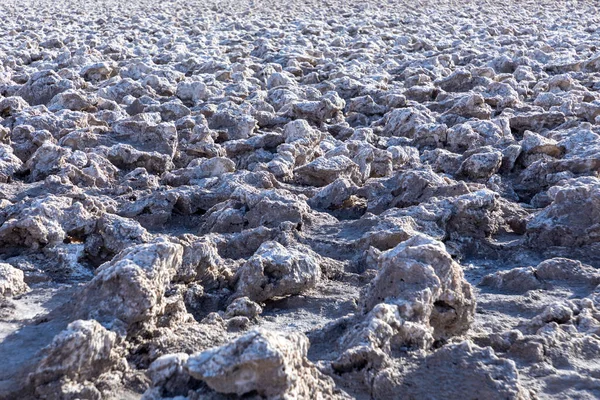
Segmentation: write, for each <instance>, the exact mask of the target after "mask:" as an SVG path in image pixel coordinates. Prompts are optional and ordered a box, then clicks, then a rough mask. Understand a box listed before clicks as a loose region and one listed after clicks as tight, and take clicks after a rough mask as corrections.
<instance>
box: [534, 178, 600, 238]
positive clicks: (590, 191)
mask: <svg viewBox="0 0 600 400" xmlns="http://www.w3.org/2000/svg"><path fill="white" fill-rule="evenodd" d="M548 195H549V196H550V198H551V200H552V203H551V204H550V205H549V206H548V207H546V208H545V209H544V210H542V211H541V212H539V213H538V214H537V215H536V216H535V217H534V218H533V219H532V220H531V221H529V222H528V223H527V237H528V239H529V240H530V242H531V243H532V244H535V245H536V246H544V247H546V246H581V245H586V244H592V243H596V242H598V240H599V239H600V236H599V235H600V231H599V228H598V224H599V223H600V179H598V178H595V177H584V178H578V179H573V180H568V181H566V182H563V183H560V184H558V185H556V186H554V187H552V188H550V189H549V190H548Z"/></svg>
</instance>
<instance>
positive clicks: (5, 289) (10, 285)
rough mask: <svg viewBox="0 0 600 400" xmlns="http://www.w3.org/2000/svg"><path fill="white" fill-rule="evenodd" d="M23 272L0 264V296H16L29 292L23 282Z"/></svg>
mask: <svg viewBox="0 0 600 400" xmlns="http://www.w3.org/2000/svg"><path fill="white" fill-rule="evenodd" d="M23 277H24V274H23V271H21V270H20V269H17V268H15V267H13V266H12V265H10V264H6V263H0V296H2V297H11V296H18V295H20V294H22V293H25V292H27V291H28V290H29V287H28V286H27V284H26V283H25V282H24V281H23Z"/></svg>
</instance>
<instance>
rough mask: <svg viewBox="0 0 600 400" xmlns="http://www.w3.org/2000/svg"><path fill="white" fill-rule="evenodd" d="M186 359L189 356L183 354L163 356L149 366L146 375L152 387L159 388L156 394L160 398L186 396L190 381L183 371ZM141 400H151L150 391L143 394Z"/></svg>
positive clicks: (184, 370)
mask: <svg viewBox="0 0 600 400" xmlns="http://www.w3.org/2000/svg"><path fill="white" fill-rule="evenodd" d="M188 359H189V355H187V354H185V353H174V354H165V355H163V356H160V357H159V358H157V359H156V360H154V361H153V362H152V364H150V366H149V367H148V371H147V375H148V377H149V378H150V380H151V381H152V386H153V387H155V388H160V393H158V394H159V395H160V396H161V397H162V396H165V397H167V396H168V397H173V396H177V395H182V396H183V395H187V393H188V391H189V381H190V379H191V378H190V375H189V374H188V373H187V371H186V369H185V366H186V364H187V361H188ZM143 398H144V399H146V398H152V397H151V391H148V392H147V393H144V397H143Z"/></svg>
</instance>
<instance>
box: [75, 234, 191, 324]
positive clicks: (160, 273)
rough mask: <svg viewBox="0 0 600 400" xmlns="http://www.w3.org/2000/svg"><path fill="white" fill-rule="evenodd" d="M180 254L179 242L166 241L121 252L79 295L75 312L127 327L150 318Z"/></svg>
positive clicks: (158, 310) (158, 307)
mask: <svg viewBox="0 0 600 400" xmlns="http://www.w3.org/2000/svg"><path fill="white" fill-rule="evenodd" d="M182 255H183V248H182V246H181V245H178V244H174V243H170V242H167V241H162V242H160V241H159V242H156V243H148V244H140V245H136V246H133V247H130V248H128V249H125V250H123V251H121V252H120V253H119V254H117V255H116V256H115V257H114V258H113V259H112V260H111V261H110V262H108V263H105V264H103V265H102V266H100V267H99V268H98V270H97V275H96V276H95V277H94V279H92V280H91V281H90V282H89V283H88V284H87V285H86V287H85V288H84V289H83V290H82V291H81V293H80V294H79V295H78V300H77V314H78V315H81V316H82V317H85V318H93V319H95V320H97V321H100V322H102V323H106V324H116V325H119V324H124V326H125V328H127V329H128V328H131V327H132V326H134V325H135V324H140V323H144V322H148V321H151V320H152V319H154V318H156V317H157V316H158V315H159V314H161V313H162V312H163V310H164V307H165V305H166V303H165V300H164V294H165V290H166V288H167V285H168V284H169V282H170V280H171V278H172V277H173V276H174V274H175V271H176V269H177V268H178V266H180V265H181V262H182Z"/></svg>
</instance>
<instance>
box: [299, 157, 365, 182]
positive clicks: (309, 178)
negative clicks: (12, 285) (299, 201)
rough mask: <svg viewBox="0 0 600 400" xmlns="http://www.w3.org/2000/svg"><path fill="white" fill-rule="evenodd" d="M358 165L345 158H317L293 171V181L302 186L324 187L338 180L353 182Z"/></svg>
mask: <svg viewBox="0 0 600 400" xmlns="http://www.w3.org/2000/svg"><path fill="white" fill-rule="evenodd" d="M358 171H359V167H358V165H357V164H356V163H355V162H354V161H352V160H351V159H349V158H348V157H346V156H335V157H331V158H326V157H319V158H317V159H316V160H315V161H313V162H311V163H309V164H306V165H303V166H301V167H298V168H296V169H295V170H294V179H295V180H296V181H297V182H298V183H300V184H303V185H310V186H326V185H328V184H330V183H332V182H334V181H335V180H336V179H338V178H349V179H352V180H355V179H356V178H357V175H358V174H359V172H358Z"/></svg>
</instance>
